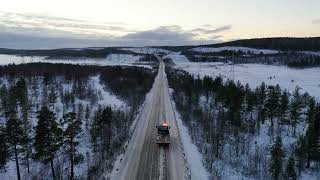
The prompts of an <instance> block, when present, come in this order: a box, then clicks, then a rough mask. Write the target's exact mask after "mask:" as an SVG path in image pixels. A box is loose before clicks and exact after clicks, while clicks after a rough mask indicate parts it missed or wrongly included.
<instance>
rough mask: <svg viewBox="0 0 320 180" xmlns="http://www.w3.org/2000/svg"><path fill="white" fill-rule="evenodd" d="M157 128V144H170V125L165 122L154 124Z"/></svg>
mask: <svg viewBox="0 0 320 180" xmlns="http://www.w3.org/2000/svg"><path fill="white" fill-rule="evenodd" d="M156 128H157V129H158V134H157V140H156V142H157V144H158V145H159V146H161V145H162V146H168V145H170V131H169V129H170V126H169V125H168V124H167V123H163V124H161V125H158V126H156Z"/></svg>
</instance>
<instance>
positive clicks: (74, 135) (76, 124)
mask: <svg viewBox="0 0 320 180" xmlns="http://www.w3.org/2000/svg"><path fill="white" fill-rule="evenodd" d="M63 118H64V121H63V124H65V125H66V129H65V130H64V132H63V135H64V139H65V140H64V148H65V151H66V153H67V154H68V156H69V160H70V165H71V167H70V170H71V172H70V179H71V180H72V179H73V178H74V165H76V160H77V159H78V158H79V156H81V155H79V154H77V146H78V145H79V142H78V140H77V139H78V138H79V134H80V132H81V124H82V122H81V121H80V120H79V119H78V118H77V115H76V113H74V112H69V113H67V114H66V115H64V117H63Z"/></svg>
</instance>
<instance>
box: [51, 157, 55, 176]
mask: <svg viewBox="0 0 320 180" xmlns="http://www.w3.org/2000/svg"><path fill="white" fill-rule="evenodd" d="M50 166H51V174H52V179H53V180H56V173H55V171H54V165H53V159H50Z"/></svg>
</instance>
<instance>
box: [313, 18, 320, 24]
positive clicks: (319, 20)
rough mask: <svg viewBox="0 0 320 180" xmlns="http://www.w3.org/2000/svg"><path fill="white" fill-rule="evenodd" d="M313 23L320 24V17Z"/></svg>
mask: <svg viewBox="0 0 320 180" xmlns="http://www.w3.org/2000/svg"><path fill="white" fill-rule="evenodd" d="M312 23H313V24H320V18H319V19H315V20H313V21H312Z"/></svg>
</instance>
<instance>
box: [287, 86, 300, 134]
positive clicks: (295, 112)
mask: <svg viewBox="0 0 320 180" xmlns="http://www.w3.org/2000/svg"><path fill="white" fill-rule="evenodd" d="M301 110H302V101H301V95H300V92H299V88H298V87H297V88H296V89H295V90H294V92H293V98H292V101H291V104H290V118H291V125H292V128H293V135H295V134H296V127H297V124H298V123H299V120H300V118H301V114H302V112H301Z"/></svg>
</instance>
